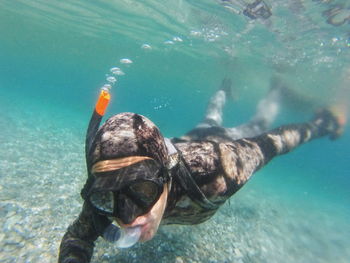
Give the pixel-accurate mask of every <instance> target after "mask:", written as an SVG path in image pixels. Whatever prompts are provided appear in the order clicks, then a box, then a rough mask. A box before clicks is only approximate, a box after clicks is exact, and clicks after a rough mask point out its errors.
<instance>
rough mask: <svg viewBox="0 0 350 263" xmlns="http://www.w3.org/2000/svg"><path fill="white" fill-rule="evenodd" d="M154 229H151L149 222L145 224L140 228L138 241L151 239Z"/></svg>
mask: <svg viewBox="0 0 350 263" xmlns="http://www.w3.org/2000/svg"><path fill="white" fill-rule="evenodd" d="M155 232H156V231H154V230H153V229H151V226H150V225H149V224H145V225H143V226H142V228H141V236H140V239H139V241H140V242H146V241H149V240H151V239H152V238H153V237H154V234H155Z"/></svg>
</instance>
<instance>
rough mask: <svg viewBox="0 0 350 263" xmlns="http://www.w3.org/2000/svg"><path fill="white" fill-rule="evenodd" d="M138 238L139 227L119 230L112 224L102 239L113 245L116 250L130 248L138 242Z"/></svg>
mask: <svg viewBox="0 0 350 263" xmlns="http://www.w3.org/2000/svg"><path fill="white" fill-rule="evenodd" d="M140 236H141V227H140V226H135V227H125V228H119V227H118V226H116V225H114V224H113V223H111V224H110V225H109V226H108V227H107V228H106V230H105V231H104V233H103V238H104V239H105V240H107V241H108V242H111V243H115V245H116V246H117V247H118V248H129V247H132V246H133V245H135V244H136V243H137V241H139V238H140Z"/></svg>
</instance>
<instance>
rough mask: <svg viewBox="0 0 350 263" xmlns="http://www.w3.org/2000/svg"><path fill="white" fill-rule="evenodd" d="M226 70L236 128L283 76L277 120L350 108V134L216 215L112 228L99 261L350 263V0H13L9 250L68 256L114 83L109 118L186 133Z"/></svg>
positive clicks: (8, 41) (100, 242)
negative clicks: (102, 100) (136, 237)
mask: <svg viewBox="0 0 350 263" xmlns="http://www.w3.org/2000/svg"><path fill="white" fill-rule="evenodd" d="M223 80H224V81H225V80H229V81H230V83H231V84H232V85H231V89H230V96H227V99H226V104H225V107H224V109H223V124H222V125H223V126H224V127H236V126H238V125H241V124H243V123H246V122H248V121H250V120H251V118H252V117H253V116H254V114H255V112H256V111H259V110H261V107H260V106H261V105H262V104H259V102H261V100H262V99H264V98H265V96H266V94H268V92H269V90H271V89H273V88H275V87H274V85H277V84H276V83H279V84H280V85H282V86H283V87H286V89H287V90H288V91H289V93H288V94H289V95H288V94H287V95H288V96H286V99H285V100H283V101H282V103H281V105H279V107H278V109H276V117H275V118H273V117H271V116H270V117H271V118H273V123H272V124H271V125H270V127H269V128H268V130H269V129H273V128H276V127H279V126H281V125H286V124H294V123H302V122H307V121H309V120H311V119H312V118H313V116H314V113H315V112H318V111H319V110H320V109H324V108H338V109H339V108H341V109H342V110H341V114H340V117H339V118H340V119H341V120H342V121H340V122H339V123H341V125H342V126H340V128H339V133H338V134H337V136H336V137H338V138H336V139H334V138H333V139H330V138H329V137H330V136H324V137H322V138H318V139H315V140H313V141H311V142H308V143H305V144H303V145H302V146H300V147H297V148H296V149H294V150H293V151H291V152H289V153H287V154H284V155H281V156H278V157H276V158H274V159H273V160H271V162H269V163H268V164H267V165H266V166H264V167H262V169H260V170H259V171H257V172H256V173H255V174H254V175H253V176H252V177H251V178H250V180H249V182H247V183H246V184H245V185H244V187H243V188H242V189H240V190H239V191H238V192H236V193H235V194H234V195H232V197H231V198H229V199H228V200H226V202H225V203H224V204H222V205H221V207H220V208H219V209H218V211H217V212H216V213H215V214H214V215H213V216H212V217H211V218H209V219H208V220H206V221H205V222H203V223H199V224H191V225H181V224H169V225H162V224H161V225H160V227H159V229H158V231H157V233H156V234H155V236H154V237H153V239H151V240H149V241H147V242H137V243H136V244H135V245H134V246H132V247H130V248H119V247H118V246H116V245H115V244H114V243H111V242H108V241H106V240H105V239H103V238H101V237H99V238H98V239H97V241H96V242H95V248H94V252H93V255H92V259H91V262H103V263H112V262H115V263H116V262H118V263H119V262H120V263H126V262H128V263H129V262H146V263H147V262H162V263H166V262H170V263H202V262H203V263H220V262H225V263H236V262H237V263H243V262H244V263H253V262H254V263H255V262H256V263H264V262H269V263H273V262H276V263H280V262H293V263H294V262H297V263H302V262H303V263H304V262H305V263H330V262H334V263H345V262H349V258H350V238H349V237H350V190H349V189H350V127H349V126H348V125H347V124H346V122H345V118H346V114H347V113H348V102H349V99H350V1H348V0H264V1H262V0H163V1H157V0H147V1H137V0H96V1H83V0H73V1H59V0H50V1H46V0H0V109H1V111H0V116H1V118H0V143H1V144H0V145H1V147H0V227H1V231H0V262H1V263H12V262H23V263H24V262H58V257H59V250H60V243H61V240H62V238H63V236H64V234H65V233H66V231H67V228H68V227H69V226H70V225H71V224H72V223H73V222H74V220H76V219H77V218H78V216H79V214H80V212H81V211H82V207H83V203H84V200H83V198H82V197H81V195H80V193H81V189H82V188H83V187H84V185H85V182H86V180H87V178H88V173H87V168H86V161H85V137H86V131H87V128H88V124H89V121H90V118H91V114H92V113H93V111H94V107H95V104H96V101H97V99H98V97H99V94H100V91H101V88H102V89H103V90H105V91H108V92H109V93H110V96H111V99H110V103H109V106H108V108H107V110H106V112H105V115H104V117H103V120H102V122H101V124H102V123H103V122H104V121H105V120H107V119H108V118H109V117H111V116H113V115H115V114H118V113H122V112H133V113H137V114H141V115H143V116H146V117H147V118H149V119H150V120H152V122H154V124H155V125H156V126H157V127H158V128H159V129H160V131H161V133H162V135H164V137H167V138H177V137H181V136H183V135H184V134H186V133H187V132H188V131H190V130H191V129H193V128H194V127H196V125H197V124H198V123H200V122H201V121H203V119H204V116H205V114H206V110H207V106H208V103H209V101H210V99H211V98H212V96H213V95H214V94H215V93H216V92H217V91H218V90H219V89H220V87H221V85H222V83H224V82H223ZM281 83H282V84H281ZM258 105H260V106H258ZM277 113H278V114H277ZM62 262H66V263H68V262H89V259H86V258H85V260H81V261H73V260H72V261H69V260H66V261H62Z"/></svg>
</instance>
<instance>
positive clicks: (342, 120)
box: [328, 104, 347, 140]
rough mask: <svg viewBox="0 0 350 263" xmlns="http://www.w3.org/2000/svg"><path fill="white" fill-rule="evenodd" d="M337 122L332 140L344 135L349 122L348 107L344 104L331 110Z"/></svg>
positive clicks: (334, 106) (332, 107)
mask: <svg viewBox="0 0 350 263" xmlns="http://www.w3.org/2000/svg"><path fill="white" fill-rule="evenodd" d="M328 110H329V112H330V113H331V114H332V116H333V118H334V121H335V128H334V130H333V132H332V133H331V136H330V139H331V140H335V139H338V138H339V137H340V136H341V135H342V134H343V133H344V128H345V124H346V121H347V107H346V105H345V104H344V105H343V104H338V105H333V106H331V107H330V108H329V109H328Z"/></svg>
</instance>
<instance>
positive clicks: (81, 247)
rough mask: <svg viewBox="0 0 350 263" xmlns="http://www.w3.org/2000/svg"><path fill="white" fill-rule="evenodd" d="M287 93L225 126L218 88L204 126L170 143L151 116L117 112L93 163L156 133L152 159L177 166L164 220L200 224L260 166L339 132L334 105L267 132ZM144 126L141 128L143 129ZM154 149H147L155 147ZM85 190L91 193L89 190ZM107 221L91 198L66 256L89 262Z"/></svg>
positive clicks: (65, 242) (68, 239)
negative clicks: (238, 122)
mask: <svg viewBox="0 0 350 263" xmlns="http://www.w3.org/2000/svg"><path fill="white" fill-rule="evenodd" d="M280 95H281V94H280V90H279V89H272V90H271V91H270V92H269V94H268V95H267V97H266V98H265V99H263V100H262V101H261V102H260V103H259V105H258V108H257V113H256V115H255V116H254V117H253V118H252V120H251V121H250V122H248V123H247V124H244V125H242V126H238V127H236V128H223V127H221V122H222V119H221V115H222V107H223V106H224V104H225V99H226V93H225V91H224V90H219V91H218V92H217V93H216V94H215V96H214V97H213V98H212V99H211V101H210V103H209V107H208V111H207V114H206V118H205V120H204V121H203V122H202V123H201V124H199V125H198V126H197V127H196V128H195V129H194V130H192V131H190V132H189V133H188V134H187V135H185V136H183V137H181V138H178V139H171V140H170V141H169V140H166V142H164V138H163V137H162V136H161V134H160V132H159V130H158V128H157V127H156V126H155V125H154V124H153V123H152V122H150V121H149V120H148V119H146V118H145V117H143V116H141V115H137V114H133V113H122V114H118V115H115V116H113V117H111V118H110V119H109V120H107V121H106V123H105V124H104V125H103V126H102V127H101V128H100V130H99V132H98V134H97V135H96V137H98V138H97V141H98V143H97V144H96V143H95V146H94V147H95V151H94V152H93V153H92V155H91V156H90V157H91V163H93V162H95V161H96V160H97V159H98V158H100V159H101V156H105V157H106V156H112V155H113V153H112V152H113V151H114V149H119V151H120V150H121V149H123V147H124V148H125V149H126V148H127V151H128V152H129V154H133V152H132V151H133V147H134V146H133V145H132V141H135V140H136V141H138V142H142V144H143V146H142V147H146V148H147V147H148V146H146V144H147V143H146V141H147V140H146V139H145V138H146V137H147V136H148V135H150V136H152V137H153V138H155V139H154V141H153V146H152V149H153V151H154V150H155V149H157V153H155V155H157V156H152V157H153V158H155V157H157V158H158V160H159V159H162V160H164V161H165V162H168V165H169V168H171V169H170V172H171V178H172V180H171V186H170V192H169V196H168V203H167V207H166V210H165V214H164V216H163V219H162V224H198V223H201V222H203V221H205V220H208V219H209V218H210V217H211V216H213V215H214V214H215V212H216V211H217V209H218V208H219V207H220V206H221V205H222V204H223V203H224V202H225V201H226V200H227V199H228V198H229V197H230V196H232V195H233V194H234V193H235V192H237V191H238V190H239V189H240V188H241V187H242V186H243V185H244V184H245V183H246V182H247V181H248V179H249V178H250V177H251V176H252V174H253V173H254V172H256V171H257V170H259V169H260V168H261V167H263V166H264V165H265V164H267V163H268V162H269V161H270V160H271V159H272V158H273V157H275V156H278V155H280V154H284V153H287V152H289V151H291V150H292V149H294V148H295V147H297V146H299V145H300V144H302V143H305V142H308V141H310V140H312V139H315V138H319V137H321V136H327V135H330V136H333V135H334V134H335V133H336V132H337V130H338V128H339V127H338V123H337V121H336V119H335V118H334V116H333V115H332V114H331V113H330V112H329V111H327V110H324V111H322V112H319V113H318V114H316V115H315V117H314V118H313V119H312V120H311V121H309V122H306V123H301V124H292V125H286V126H282V127H280V128H277V129H274V130H271V131H269V132H265V131H266V129H267V128H268V126H269V125H270V124H271V122H272V121H273V120H274V118H275V116H276V114H277V112H278V106H279V100H280ZM118 127H122V128H123V129H124V130H123V131H124V132H126V131H128V132H130V134H132V135H131V137H133V139H132V140H129V141H128V139H126V138H123V139H122V140H119V141H118V140H116V138H117V139H118V137H120V134H118V133H113V132H114V130H115V129H117V128H118ZM140 127H142V132H139V131H138V129H139V128H140ZM106 134H108V136H105V135H106ZM99 136H100V137H99ZM148 138H150V137H148ZM103 145H109V146H110V147H107V148H106V147H104V148H103V149H105V150H103V151H104V152H101V151H102V150H101V149H102V146H103ZM164 145H166V146H164ZM106 149H108V150H106ZM135 149H136V148H135ZM152 149H143V150H144V151H148V152H149V151H150V150H152ZM135 151H136V150H135ZM135 153H136V152H135ZM138 154H139V152H138ZM96 156H99V157H96ZM88 184H89V183H87V185H88ZM82 195H83V197H84V191H83V192H82ZM107 224H109V221H108V219H107V218H106V217H104V216H101V215H98V214H97V213H96V212H94V210H93V209H92V208H91V206H90V205H89V203H88V202H84V206H83V210H82V212H81V213H80V215H79V217H78V218H77V219H76V220H75V222H74V223H73V224H72V225H71V226H69V228H68V230H67V232H66V234H65V235H64V237H63V239H62V243H61V246H60V256H59V262H90V260H91V257H92V253H93V247H94V241H95V240H96V239H97V238H98V236H101V233H103V229H104V228H105V227H106V225H107Z"/></svg>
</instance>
